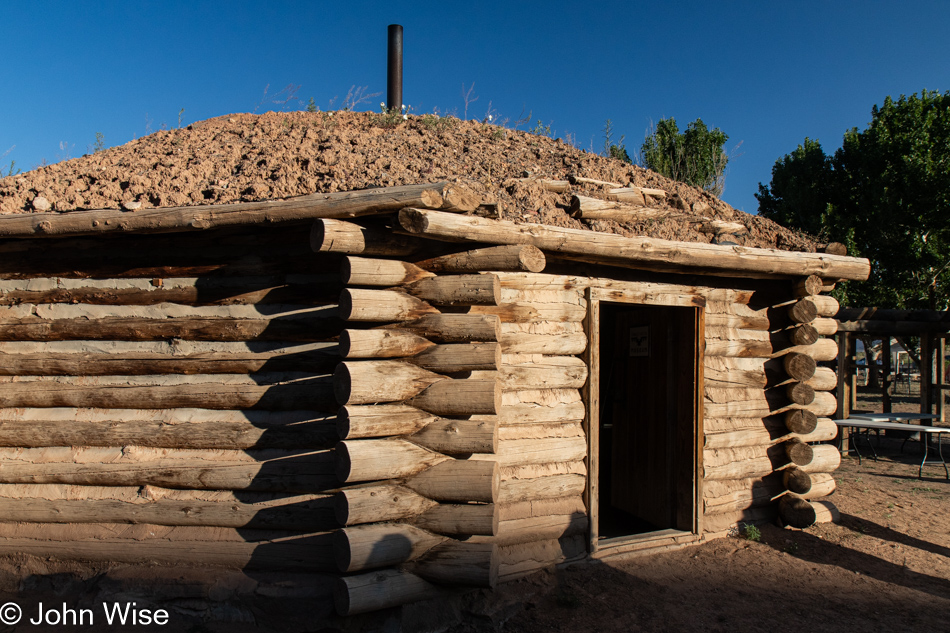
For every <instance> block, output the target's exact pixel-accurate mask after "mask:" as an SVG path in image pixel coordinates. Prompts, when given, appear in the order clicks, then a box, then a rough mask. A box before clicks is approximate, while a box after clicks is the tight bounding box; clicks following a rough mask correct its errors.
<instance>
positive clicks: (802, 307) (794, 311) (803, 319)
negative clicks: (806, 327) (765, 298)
mask: <svg viewBox="0 0 950 633" xmlns="http://www.w3.org/2000/svg"><path fill="white" fill-rule="evenodd" d="M817 317H818V306H817V305H815V302H814V301H812V299H811V298H810V297H805V298H804V299H801V300H800V301H798V302H797V303H795V304H794V305H792V306H790V307H789V308H788V318H790V319H791V320H792V321H794V322H795V323H810V322H811V321H814V320H815V319H816V318H817Z"/></svg>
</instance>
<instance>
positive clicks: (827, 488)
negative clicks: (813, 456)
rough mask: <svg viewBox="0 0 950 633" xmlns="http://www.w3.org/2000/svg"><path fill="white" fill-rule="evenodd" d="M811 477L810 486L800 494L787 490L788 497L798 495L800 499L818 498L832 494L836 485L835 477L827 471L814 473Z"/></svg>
mask: <svg viewBox="0 0 950 633" xmlns="http://www.w3.org/2000/svg"><path fill="white" fill-rule="evenodd" d="M810 477H811V488H810V489H809V490H807V491H806V492H803V493H801V494H798V493H795V492H789V493H788V496H790V497H799V498H801V499H820V498H822V497H827V496H828V495H831V494H834V492H835V490H837V487H838V485H837V484H836V483H835V478H834V477H833V476H832V475H830V474H828V473H815V474H813V475H811V476H810Z"/></svg>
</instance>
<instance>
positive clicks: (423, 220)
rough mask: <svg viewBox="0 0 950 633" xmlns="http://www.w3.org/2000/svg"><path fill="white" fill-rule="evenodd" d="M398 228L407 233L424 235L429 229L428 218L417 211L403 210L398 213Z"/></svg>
mask: <svg viewBox="0 0 950 633" xmlns="http://www.w3.org/2000/svg"><path fill="white" fill-rule="evenodd" d="M398 219H399V226H401V227H402V228H403V230H404V231H407V232H409V233H425V232H426V229H428V228H429V218H428V217H426V214H425V213H422V212H420V211H419V210H418V209H412V208H409V207H407V208H405V209H402V210H401V211H399V216H398Z"/></svg>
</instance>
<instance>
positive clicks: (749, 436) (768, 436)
mask: <svg viewBox="0 0 950 633" xmlns="http://www.w3.org/2000/svg"><path fill="white" fill-rule="evenodd" d="M704 439H705V444H704V447H705V448H734V447H736V446H764V445H766V444H770V443H772V442H773V441H775V439H776V437H775V435H774V434H773V433H771V432H770V430H769V429H768V428H766V427H765V426H764V425H761V426H758V427H757V428H748V429H739V430H735V431H725V432H721V433H710V432H709V429H707V430H706V436H705V438H704Z"/></svg>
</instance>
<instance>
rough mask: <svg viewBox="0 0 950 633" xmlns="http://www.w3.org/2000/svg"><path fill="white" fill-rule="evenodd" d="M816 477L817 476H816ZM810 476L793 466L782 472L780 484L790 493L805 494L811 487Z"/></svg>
mask: <svg viewBox="0 0 950 633" xmlns="http://www.w3.org/2000/svg"><path fill="white" fill-rule="evenodd" d="M816 476H817V475H816ZM812 481H813V479H812V475H811V474H810V473H808V472H806V471H804V470H802V469H801V468H799V467H798V466H795V465H794V464H793V465H791V466H790V467H789V468H786V469H785V470H783V471H782V484H783V485H784V486H785V487H786V488H787V489H788V490H789V491H791V492H794V493H798V494H806V493H808V492H809V491H810V490H811V487H812Z"/></svg>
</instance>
